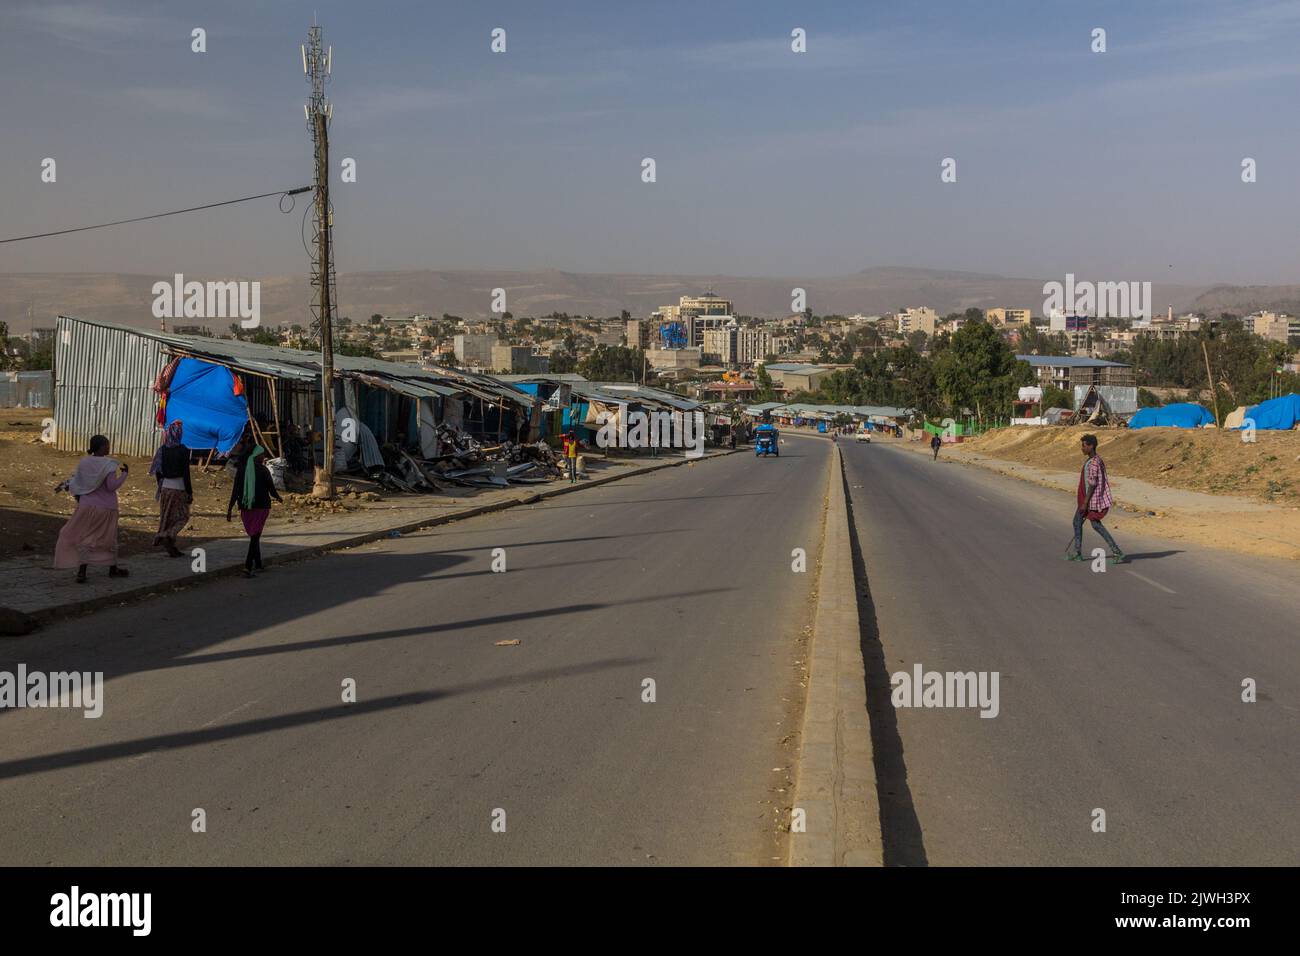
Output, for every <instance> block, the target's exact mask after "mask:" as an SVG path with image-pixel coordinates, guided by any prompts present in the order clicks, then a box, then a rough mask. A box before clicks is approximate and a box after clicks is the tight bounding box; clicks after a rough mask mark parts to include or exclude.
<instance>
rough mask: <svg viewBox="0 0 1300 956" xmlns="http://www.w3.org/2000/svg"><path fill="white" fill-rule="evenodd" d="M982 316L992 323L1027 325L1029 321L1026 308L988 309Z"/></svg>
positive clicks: (1029, 317)
mask: <svg viewBox="0 0 1300 956" xmlns="http://www.w3.org/2000/svg"><path fill="white" fill-rule="evenodd" d="M984 316H985V318H987V319H988V320H989V322H990V323H991V324H993V325H1029V323H1030V321H1031V316H1030V313H1029V310H1028V309H1003V308H997V309H989V310H988V311H987V312H985V313H984Z"/></svg>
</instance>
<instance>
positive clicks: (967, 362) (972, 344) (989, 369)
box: [934, 322, 1033, 424]
mask: <svg viewBox="0 0 1300 956" xmlns="http://www.w3.org/2000/svg"><path fill="white" fill-rule="evenodd" d="M934 369H935V380H936V382H937V384H938V386H939V390H940V392H941V393H942V395H943V397H944V399H945V401H946V403H947V404H948V406H949V407H950V409H951V410H952V412H953V415H954V416H956V415H957V414H958V413H959V412H960V411H961V410H962V409H963V408H970V409H971V410H973V411H974V413H975V417H976V419H977V420H978V421H979V422H980V424H983V423H984V422H985V420H986V419H989V418H992V417H993V416H995V415H998V414H1000V413H1003V412H1009V411H1010V408H1011V402H1012V400H1013V399H1014V398H1015V396H1016V392H1017V390H1018V388H1019V387H1020V386H1022V385H1028V384H1029V383H1030V382H1031V381H1032V380H1033V372H1032V370H1031V369H1030V368H1029V364H1028V363H1027V362H1018V361H1017V360H1016V356H1015V353H1014V352H1012V351H1011V348H1010V347H1009V346H1008V345H1007V343H1006V342H1004V341H1003V340H1002V337H1001V336H1000V335H999V334H998V333H997V330H995V329H994V328H993V327H992V326H990V325H988V324H987V323H985V322H968V323H966V324H965V325H963V326H962V327H961V328H960V329H958V330H957V331H956V332H955V333H953V335H952V337H951V340H950V341H949V343H948V347H947V348H945V349H944V350H942V351H941V352H940V353H939V354H938V355H937V356H936V358H935V361H934Z"/></svg>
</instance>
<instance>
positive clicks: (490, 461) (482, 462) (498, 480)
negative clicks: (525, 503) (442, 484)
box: [433, 441, 560, 488]
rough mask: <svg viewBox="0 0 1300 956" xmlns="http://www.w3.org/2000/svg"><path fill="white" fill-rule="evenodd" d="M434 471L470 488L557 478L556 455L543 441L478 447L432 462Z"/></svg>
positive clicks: (502, 485) (505, 485)
mask: <svg viewBox="0 0 1300 956" xmlns="http://www.w3.org/2000/svg"><path fill="white" fill-rule="evenodd" d="M433 469H434V472H435V474H436V475H437V476H438V477H439V478H443V479H445V480H447V481H450V482H453V483H455V484H458V485H466V486H469V487H472V488H505V487H507V486H509V485H512V484H519V485H537V484H544V483H546V482H548V481H550V480H551V479H552V478H558V477H559V476H560V463H559V461H558V460H557V459H556V457H555V452H554V451H552V450H551V447H550V446H549V445H547V444H546V442H542V441H539V442H534V443H532V444H517V443H515V442H511V441H506V442H503V443H501V444H500V445H493V446H491V447H487V448H485V447H482V446H479V447H477V448H475V449H474V450H472V451H471V452H468V453H461V454H453V455H447V456H443V457H442V458H441V459H440V460H438V461H437V462H435V463H433Z"/></svg>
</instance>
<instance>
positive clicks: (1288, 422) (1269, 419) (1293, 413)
mask: <svg viewBox="0 0 1300 956" xmlns="http://www.w3.org/2000/svg"><path fill="white" fill-rule="evenodd" d="M1246 418H1248V419H1251V420H1253V421H1254V423H1255V428H1256V429H1258V430H1263V429H1268V430H1270V431H1272V430H1281V431H1288V430H1290V429H1292V428H1295V425H1296V422H1300V395H1297V394H1296V393H1295V392H1292V393H1291V394H1290V395H1283V396H1281V397H1280V398H1271V399H1269V400H1268V401H1267V402H1260V403H1259V404H1258V405H1252V406H1250V408H1248V409H1246Z"/></svg>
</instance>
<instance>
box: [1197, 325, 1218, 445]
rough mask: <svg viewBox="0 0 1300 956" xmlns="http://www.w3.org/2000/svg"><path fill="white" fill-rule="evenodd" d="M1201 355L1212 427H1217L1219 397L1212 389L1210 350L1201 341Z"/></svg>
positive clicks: (1203, 341)
mask: <svg viewBox="0 0 1300 956" xmlns="http://www.w3.org/2000/svg"><path fill="white" fill-rule="evenodd" d="M1201 354H1202V355H1204V356H1205V378H1206V380H1207V381H1208V382H1209V383H1210V401H1211V402H1213V403H1214V427H1215V428H1218V427H1219V395H1218V392H1217V391H1216V390H1215V388H1214V374H1213V373H1212V372H1211V371H1210V350H1209V349H1207V348H1206V347H1205V339H1201Z"/></svg>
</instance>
